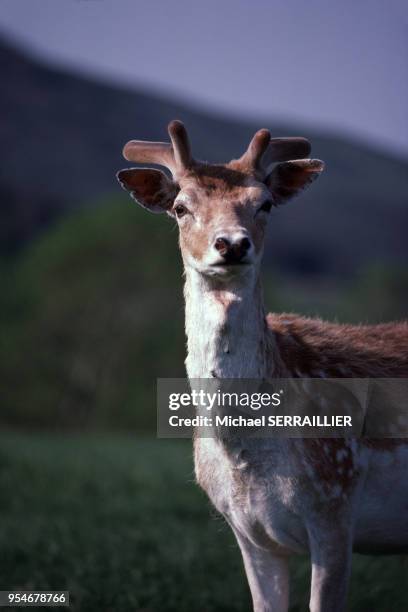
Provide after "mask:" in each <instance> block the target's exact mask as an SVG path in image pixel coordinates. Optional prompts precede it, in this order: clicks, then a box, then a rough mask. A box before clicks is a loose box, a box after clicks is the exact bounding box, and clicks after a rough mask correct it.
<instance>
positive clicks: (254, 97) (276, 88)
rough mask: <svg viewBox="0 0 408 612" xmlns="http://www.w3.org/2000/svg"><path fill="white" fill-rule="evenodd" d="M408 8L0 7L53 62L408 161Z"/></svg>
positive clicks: (377, 1)
mask: <svg viewBox="0 0 408 612" xmlns="http://www.w3.org/2000/svg"><path fill="white" fill-rule="evenodd" d="M407 7H408V4H407V2H406V0H387V1H386V0H358V1H356V0H341V1H336V0H331V1H330V0H307V1H304V0H296V1H295V0H252V1H250V0H246V1H243V0H218V1H216V0H205V2H200V1H199V0H169V1H166V0H162V1H157V0H0V28H1V29H3V31H5V32H7V33H9V34H12V35H14V36H16V37H18V38H19V39H20V40H21V41H23V42H24V43H25V44H29V45H31V46H32V47H33V48H35V49H36V51H37V52H38V53H40V54H41V55H44V56H45V57H47V58H48V59H52V60H53V61H55V62H64V63H67V64H70V65H72V66H74V67H76V68H80V69H81V70H83V71H87V72H88V71H90V72H95V73H98V74H100V75H103V76H104V77H108V78H110V79H115V80H118V81H120V82H125V83H129V84H136V85H142V86H143V85H144V86H148V87H149V88H153V89H157V90H159V91H164V92H169V93H171V94H173V95H175V96H176V97H178V98H181V99H182V100H184V101H193V102H194V103H196V104H199V105H201V106H205V107H209V108H212V109H219V110H222V111H228V112H230V113H233V114H245V115H249V116H255V117H256V116H259V119H260V122H262V118H266V117H270V118H278V119H279V118H283V119H288V120H294V119H300V120H302V121H303V122H307V123H309V124H314V125H317V126H320V127H322V128H325V127H329V128H332V129H333V128H334V129H336V130H337V131H343V132H345V133H352V134H354V135H355V136H357V137H359V138H362V139H365V140H367V141H369V142H373V143H374V144H378V145H380V146H384V147H386V148H387V149H389V150H391V151H396V152H400V153H401V152H402V153H404V154H405V155H407V154H408V110H407V109H408V78H407V77H408V36H407V35H408V8H407Z"/></svg>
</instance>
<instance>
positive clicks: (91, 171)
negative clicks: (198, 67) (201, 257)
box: [0, 42, 408, 276]
mask: <svg viewBox="0 0 408 612" xmlns="http://www.w3.org/2000/svg"><path fill="white" fill-rule="evenodd" d="M0 70H1V74H2V83H3V86H2V89H1V92H0V151H1V158H2V163H1V167H0V214H1V224H0V252H2V253H3V254H7V253H12V252H15V251H16V250H17V249H18V248H19V247H21V246H22V245H24V244H25V243H26V242H27V241H28V240H29V239H31V238H32V237H34V236H35V235H36V234H37V233H38V232H39V231H40V230H41V229H42V228H44V227H47V226H48V225H49V224H50V223H51V222H52V221H53V220H54V219H55V218H57V217H58V216H59V215H61V214H62V213H66V212H67V211H70V210H73V209H76V208H78V207H84V206H90V205H95V204H96V203H97V201H98V198H100V197H101V196H104V195H106V194H109V193H111V192H115V191H116V192H118V190H119V187H118V186H117V184H116V181H115V172H116V170H117V169H119V168H121V167H123V166H125V165H126V162H125V161H124V160H123V159H122V157H121V149H122V146H123V144H124V142H125V141H126V140H128V139H129V138H132V137H133V138H139V139H151V140H155V139H158V140H163V139H166V131H165V130H166V125H167V123H168V121H169V120H170V119H173V118H180V119H182V120H183V121H184V122H185V123H186V125H187V127H188V129H189V133H190V134H191V139H192V141H193V149H194V154H195V155H196V157H198V158H201V159H207V160H210V161H227V160H229V159H230V158H232V157H236V156H237V155H239V154H240V152H241V151H243V150H244V149H245V148H246V146H247V144H248V142H249V139H250V137H251V136H252V134H253V133H254V131H255V130H256V129H258V128H260V127H269V128H270V129H271V131H272V132H273V133H274V134H275V135H295V134H300V135H304V136H307V137H308V138H310V140H311V141H312V144H313V155H314V156H315V157H319V158H321V159H324V160H325V161H326V163H327V171H326V172H325V173H324V175H323V176H322V178H321V179H319V181H318V182H317V183H316V184H315V185H314V186H313V187H312V188H311V189H310V191H308V192H307V193H305V194H304V195H303V196H302V198H301V199H300V200H299V201H294V202H293V203H291V204H289V205H288V206H287V207H285V208H284V209H282V210H280V209H279V210H277V211H275V213H274V216H273V219H272V223H271V225H272V229H271V239H270V241H269V245H268V249H267V260H268V261H269V262H276V265H277V266H278V268H279V267H280V268H282V269H284V270H285V271H288V272H293V273H297V274H299V273H301V274H314V273H316V274H330V275H338V276H341V275H345V274H349V273H350V272H352V271H353V270H354V269H355V268H357V267H360V266H363V265H365V264H368V263H371V262H373V261H389V262H399V263H401V262H402V261H406V259H407V255H408V241H407V240H406V236H407V229H408V198H407V194H408V172H407V170H408V163H406V162H405V161H403V160H398V159H396V158H392V157H390V156H387V155H385V154H381V153H380V152H377V151H374V150H372V149H370V148H368V147H366V146H363V145H361V144H359V143H357V142H353V141H350V140H347V139H342V138H340V137H335V136H330V135H322V134H320V133H316V132H314V131H313V130H311V129H309V128H307V129H306V128H302V127H301V126H299V125H292V126H287V125H282V124H279V125H278V124H276V123H273V122H269V121H265V119H259V120H256V119H254V121H253V122H250V121H247V120H245V121H238V120H237V119H234V120H232V119H228V118H226V117H225V116H221V115H219V116H216V115H210V114H207V113H206V112H205V111H204V110H195V109H193V108H189V107H188V106H184V105H182V104H181V103H178V102H176V101H173V100H170V99H166V98H165V97H164V96H163V97H160V96H159V95H156V94H151V93H148V92H145V91H142V90H140V89H134V90H130V89H125V88H120V87H118V86H112V85H108V84H103V83H100V82H97V81H96V80H90V79H88V78H85V77H83V76H77V75H74V74H71V73H69V72H68V71H66V70H63V69H56V68H51V67H48V66H46V65H44V64H41V63H40V62H39V61H37V60H35V61H34V60H32V59H31V58H30V57H29V54H28V52H27V51H25V52H22V51H20V50H17V49H15V48H13V47H12V46H10V45H9V44H7V43H5V42H3V43H1V44H0ZM123 201H124V204H125V202H126V203H127V200H126V196H125V194H123ZM128 204H129V205H131V203H130V201H129V203H128Z"/></svg>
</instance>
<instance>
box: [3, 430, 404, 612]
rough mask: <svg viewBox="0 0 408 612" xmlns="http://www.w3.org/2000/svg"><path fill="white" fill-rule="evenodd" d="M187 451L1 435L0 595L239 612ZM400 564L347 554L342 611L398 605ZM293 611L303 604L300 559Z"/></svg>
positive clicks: (225, 541) (244, 604) (88, 607)
mask: <svg viewBox="0 0 408 612" xmlns="http://www.w3.org/2000/svg"><path fill="white" fill-rule="evenodd" d="M192 470H193V468H192V461H191V444H190V443H189V442H184V441H167V440H154V439H148V438H144V439H143V438H140V437H139V438H138V437H136V436H103V437H102V436H51V435H39V434H37V435H34V434H31V435H23V434H11V433H8V434H6V433H3V434H2V435H1V436H0V521H1V522H0V588H1V589H12V588H20V589H66V590H69V591H70V593H71V602H72V604H71V609H72V610H81V612H86V611H103V612H109V611H112V612H121V611H124V612H130V611H136V610H139V611H142V610H143V611H144V612H148V611H149V612H166V611H177V612H192V611H193V610H194V611H198V612H210V611H220V612H222V611H225V612H227V611H230V612H235V611H236V612H240V611H244V610H245V611H247V610H250V597H249V592H248V588H247V585H246V580H245V577H244V573H243V569H242V564H241V558H240V553H239V551H238V549H237V546H236V544H235V542H234V539H233V537H232V535H231V533H230V531H229V528H228V527H227V526H226V524H225V523H224V521H223V520H222V519H221V518H219V517H218V516H216V515H215V513H214V511H212V510H211V508H210V506H209V503H208V501H207V499H206V497H205V495H204V494H203V493H202V492H201V491H200V490H199V489H198V487H197V486H196V485H195V484H194V483H193V471H192ZM406 575H407V569H406V565H405V566H404V563H403V561H401V560H400V559H398V558H393V557H388V558H377V559H374V558H362V557H360V558H359V557H356V558H355V559H354V566H353V579H352V587H351V595H350V608H349V609H350V610H352V611H358V612H365V611H367V612H372V611H374V610H375V611H376V612H382V611H384V612H398V611H401V612H402V611H404V612H405V610H407V609H408V599H407V597H406V589H405V586H406ZM292 576H293V580H292V598H291V601H292V607H291V611H292V612H300V611H302V610H306V609H307V600H308V581H309V569H308V563H307V560H306V559H300V560H294V562H293V564H292Z"/></svg>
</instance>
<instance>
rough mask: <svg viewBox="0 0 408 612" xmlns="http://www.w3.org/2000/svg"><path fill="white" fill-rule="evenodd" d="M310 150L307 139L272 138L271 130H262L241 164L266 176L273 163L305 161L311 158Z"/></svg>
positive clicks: (254, 138) (251, 143)
mask: <svg viewBox="0 0 408 612" xmlns="http://www.w3.org/2000/svg"><path fill="white" fill-rule="evenodd" d="M310 150H311V147H310V143H309V141H308V140H306V138H300V137H299V138H297V137H295V138H292V137H291V138H271V134H270V132H269V130H266V129H262V130H259V131H258V132H256V134H255V135H254V137H253V138H252V140H251V142H250V143H249V146H248V149H247V150H246V151H245V153H244V154H243V155H242V157H241V158H240V159H239V162H240V164H241V165H243V166H246V167H249V168H251V169H253V170H257V171H260V172H261V173H263V174H266V173H267V172H268V171H269V170H270V166H271V165H272V164H273V163H275V162H284V161H289V160H292V159H303V158H305V157H308V156H309V154H310Z"/></svg>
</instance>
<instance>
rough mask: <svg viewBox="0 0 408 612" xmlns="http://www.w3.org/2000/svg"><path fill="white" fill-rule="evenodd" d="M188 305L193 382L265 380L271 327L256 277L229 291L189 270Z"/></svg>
mask: <svg viewBox="0 0 408 612" xmlns="http://www.w3.org/2000/svg"><path fill="white" fill-rule="evenodd" d="M185 301H186V334H187V352H188V354H187V359H186V368H187V375H188V377H189V378H190V379H191V378H212V377H216V378H263V377H265V376H266V375H267V371H268V370H269V371H270V369H269V368H268V364H267V361H268V355H267V353H268V351H267V344H268V343H267V337H266V334H267V326H266V321H265V313H264V306H263V298H262V290H261V284H260V280H259V276H258V275H249V276H248V278H246V279H245V281H244V280H241V281H240V282H236V283H235V284H234V285H230V284H228V286H225V284H223V283H221V282H217V281H214V280H213V279H211V278H208V277H205V276H203V275H202V274H200V273H198V272H197V271H196V270H194V269H192V268H186V282H185Z"/></svg>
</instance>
